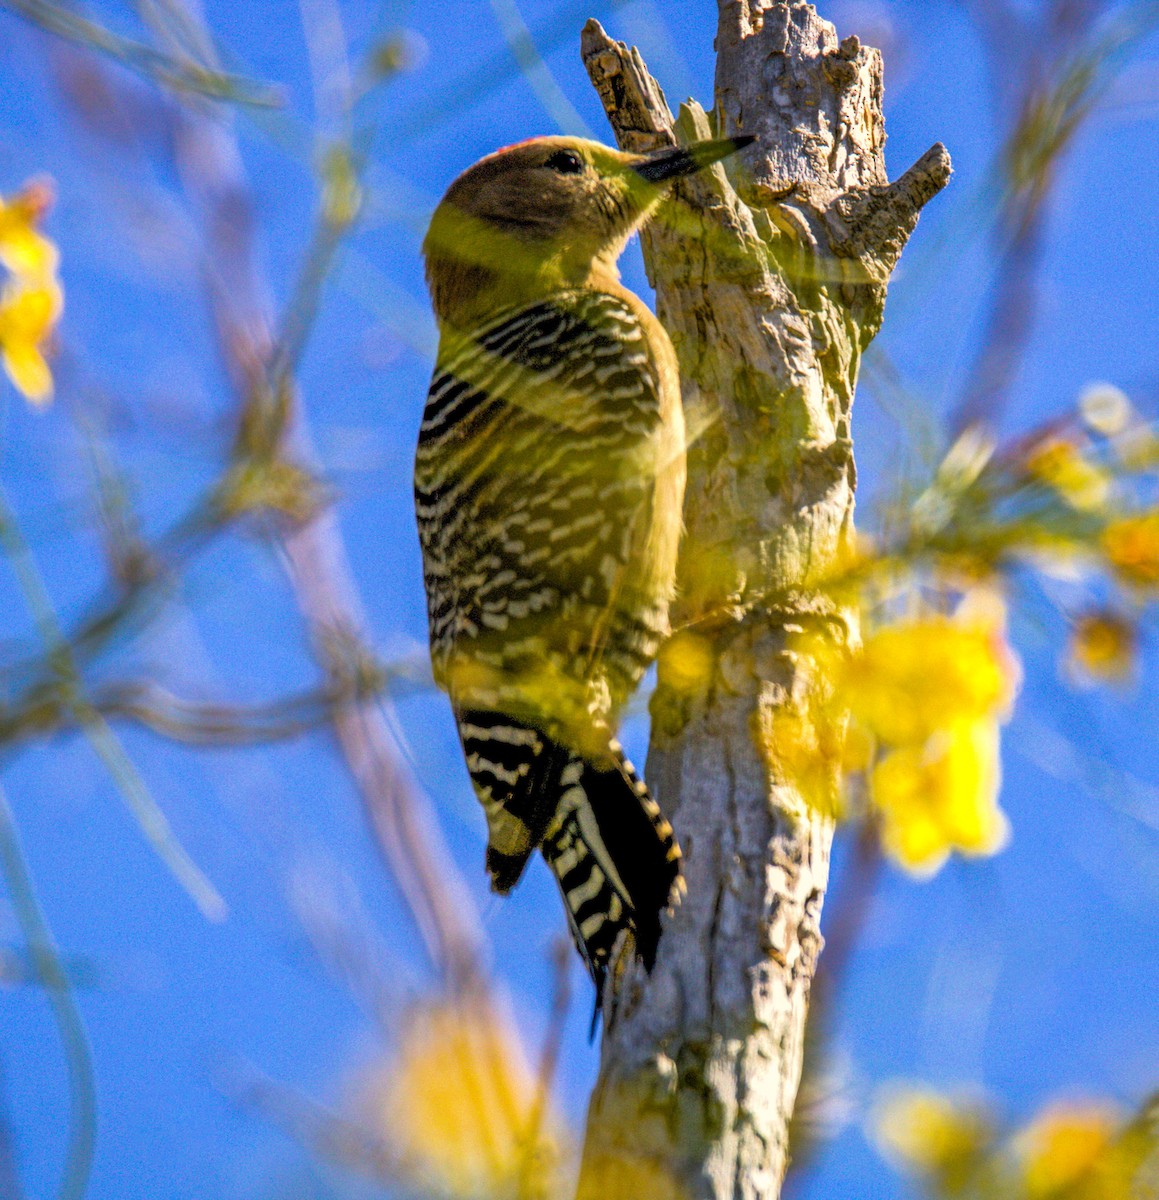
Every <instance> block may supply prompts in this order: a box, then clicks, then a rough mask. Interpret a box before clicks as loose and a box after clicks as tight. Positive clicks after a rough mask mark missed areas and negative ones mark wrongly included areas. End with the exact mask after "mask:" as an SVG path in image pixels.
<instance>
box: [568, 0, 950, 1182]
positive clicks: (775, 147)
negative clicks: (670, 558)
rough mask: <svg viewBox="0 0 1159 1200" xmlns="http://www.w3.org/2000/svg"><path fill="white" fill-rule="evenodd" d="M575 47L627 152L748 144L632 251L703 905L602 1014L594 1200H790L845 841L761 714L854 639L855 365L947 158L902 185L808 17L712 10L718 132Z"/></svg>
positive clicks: (672, 784) (877, 125) (663, 682)
mask: <svg viewBox="0 0 1159 1200" xmlns="http://www.w3.org/2000/svg"><path fill="white" fill-rule="evenodd" d="M582 48H583V57H584V62H585V64H586V66H587V69H588V72H589V74H590V76H591V78H592V81H593V83H594V84H595V86H596V88H597V89H598V90H599V93H600V96H601V98H602V100H603V103H604V107H605V109H606V110H607V113H608V116H609V118H610V120H611V123H612V126H613V128H614V129H615V132H616V136H617V139H618V140H619V143H620V145H621V146H622V147H624V148H626V149H634V150H645V149H653V148H657V147H660V146H663V145H670V144H673V143H674V142H676V141H677V140H691V139H693V138H700V137H709V136H722V135H728V134H736V133H752V134H756V135H757V136H758V138H759V144H758V145H756V146H754V147H752V148H751V149H749V150H748V151H746V152H744V153H743V154H741V155H738V156H736V158H734V159H733V160H731V161H730V162H729V163H728V164H727V165H726V166H719V165H718V166H717V167H715V168H713V170H712V171H711V172H706V173H704V174H703V175H701V176H698V177H695V178H693V179H691V180H688V181H686V182H684V183H682V184H681V186H680V189H679V192H678V194H677V196H676V197H675V198H674V200H673V202H672V203H670V204H668V205H667V206H666V207H665V209H663V210H662V213H661V215H660V217H659V218H658V219H657V220H656V221H654V222H653V223H652V224H651V226H650V227H649V229H648V230H647V232H646V233H645V235H644V256H645V262H646V264H647V266H648V270H649V274H650V277H651V279H652V282H653V284H654V285H655V287H656V294H657V310H658V313H659V315H660V318H661V320H662V321H663V323H664V325H665V326H666V328H667V329H668V331H669V333H670V334H671V335H672V339H673V342H674V344H675V346H676V349H677V353H678V355H679V358H680V366H681V375H682V385H683V398H684V405H685V411H686V415H687V418H688V424H689V429H690V437H691V438H692V439H693V441H692V445H691V446H690V450H689V484H688V495H687V500H686V509H685V521H686V527H687V533H686V537H685V541H684V543H683V547H682V551H681V564H680V598H679V602H678V605H677V611H676V612H675V613H674V618H673V619H674V627H675V629H676V631H677V632H676V633H675V635H674V638H673V640H672V642H670V643H669V649H670V650H672V649H673V648H679V653H675V654H674V653H668V652H666V653H665V654H663V655H662V657H661V663H660V674H659V682H658V687H657V691H656V693H655V697H654V699H653V703H652V716H653V722H652V724H653V729H652V745H651V750H650V753H649V757H648V764H647V767H648V769H647V775H648V780H649V782H650V784H651V786H652V788H653V790H654V792H655V794H656V796H657V798H658V799H659V801H660V803H661V804H662V805H663V806H664V808H665V810H666V812H667V813H668V815H669V817H670V818H671V819H672V822H673V824H674V826H675V828H676V831H677V835H678V837H679V838H680V842H681V844H682V846H683V849H684V856H685V857H684V867H685V876H686V880H687V885H688V894H687V897H686V898H685V900H684V901H683V903H681V904H680V905H679V906H678V908H677V909H676V910H675V911H674V913H672V914H671V916H670V918H669V919H668V920H667V921H666V924H665V930H664V935H663V937H662V939H661V942H660V949H659V955H658V959H657V962H656V965H655V968H654V970H653V971H652V973H651V975H650V976H649V975H647V974H646V973H645V972H644V970H643V969H642V968H641V967H640V966H639V965H638V964H635V963H630V964H627V965H626V966H625V967H624V970H623V974H622V976H621V978H620V979H619V981H618V987H617V988H616V989H615V993H614V995H609V998H608V1001H607V1004H606V1007H605V1012H604V1018H605V1031H604V1038H603V1045H602V1057H601V1067H600V1077H599V1081H598V1083H597V1085H596V1089H595V1092H594V1094H593V1097H592V1101H591V1108H590V1111H589V1116H588V1129H587V1143H586V1146H585V1151H584V1159H583V1164H582V1168H581V1175H580V1182H579V1196H580V1197H581V1200H620V1198H622V1200H644V1198H646V1200H676V1198H677V1197H679V1198H680V1200H700V1198H705V1200H707V1198H710V1197H711V1198H713V1200H724V1198H726V1197H730V1198H731V1197H744V1198H746V1200H750V1198H751V1200H755V1198H757V1197H760V1198H775V1197H777V1196H778V1195H779V1193H780V1189H781V1182H782V1179H783V1177H784V1173H785V1170H786V1167H787V1165H788V1158H789V1146H788V1127H789V1120H790V1117H791V1116H792V1112H793V1107H794V1104H795V1100H796V1093H797V1087H798V1084H799V1081H800V1074H801V1064H802V1053H803V1047H804V1040H805V1022H806V1015H807V1007H808V999H809V988H810V983H811V981H812V978H813V971H814V967H815V964H816V961H817V955H818V953H819V951H820V948H821V934H820V929H819V921H820V916H821V905H822V901H823V899H824V895H825V888H826V884H827V877H828V869H829V849H830V842H831V839H832V834H833V821H832V818H831V816H829V815H827V814H826V813H823V812H821V811H818V810H817V809H816V808H811V807H810V806H809V804H807V803H806V801H805V799H804V798H803V797H802V795H801V794H800V793H799V792H798V791H797V790H796V789H795V787H794V785H793V783H792V782H791V777H790V775H789V773H788V772H786V771H785V770H784V769H783V767H782V765H781V759H780V756H779V753H778V746H777V739H776V737H775V736H774V733H773V727H774V723H775V722H774V718H775V715H776V713H777V711H778V710H779V709H782V708H785V707H788V708H790V709H792V710H793V711H795V712H797V713H798V714H803V715H804V718H805V719H807V714H808V703H807V696H806V693H807V690H808V688H809V686H810V683H809V664H808V663H807V662H806V661H804V656H803V652H802V651H801V650H800V648H799V646H795V645H794V643H793V635H794V634H795V633H797V632H799V631H802V630H807V629H815V628H816V629H825V630H831V631H833V632H834V633H835V636H837V637H838V638H843V639H847V638H850V637H855V636H856V617H855V614H853V613H852V612H850V611H846V610H843V609H842V608H841V607H840V605H839V603H838V602H837V601H836V600H835V599H834V598H833V597H832V596H831V595H828V594H826V591H825V589H824V588H821V587H819V586H817V584H818V580H819V578H820V577H821V576H822V575H823V574H824V573H825V572H826V571H828V570H830V569H831V568H832V566H833V564H834V562H835V560H836V559H837V557H838V556H839V554H840V553H841V552H842V548H843V546H845V545H846V544H847V542H848V539H849V537H850V534H851V532H852V517H853V497H854V487H855V480H856V477H855V470H854V463H853V443H852V439H851V434H850V417H851V405H852V400H853V392H854V386H855V383H856V379H857V370H858V364H859V361H860V356H861V353H862V351H863V350H864V348H865V346H866V345H867V344H868V343H869V341H870V339H871V338H872V337H873V335H874V334H875V333H876V332H877V329H878V328H879V326H880V323H881V316H882V310H883V306H884V302H885V289H886V283H887V281H888V279H889V275H890V272H891V271H892V269H893V266H894V264H895V263H896V261H897V259H898V256H899V255H900V253H901V250H902V247H903V246H904V244H905V242H906V240H907V239H908V237H909V235H910V233H911V232H912V231H913V228H914V225H915V224H916V222H917V217H918V213H919V211H920V209H921V207H922V205H924V204H925V203H926V201H928V200H929V199H930V198H931V197H932V196H933V195H935V194H936V193H937V192H938V191H939V190H940V189H941V188H942V187H943V186H944V185H945V183H946V181H947V180H948V178H949V174H950V161H949V156H948V154H947V153H946V151H945V149H944V148H943V147H941V146H940V145H939V146H935V147H934V148H933V149H931V150H930V151H929V152H928V153H927V154H926V155H925V156H924V157H923V158H922V159H921V160H920V162H918V163H917V164H916V165H915V166H914V167H913V168H911V169H910V170H909V171H908V172H906V174H905V175H903V176H902V177H901V178H900V179H899V180H898V181H897V182H896V183H894V184H892V185H891V184H889V183H888V180H887V176H886V174H885V164H884V157H883V145H884V142H885V132H884V123H883V118H882V108H881V105H882V64H881V57H880V55H879V54H878V52H877V51H876V50H872V49H867V48H864V47H862V46H861V44H860V43H859V42H858V40H857V38H855V37H851V38H847V39H846V40H845V41H843V42H840V43H839V42H838V39H837V36H836V32H835V30H834V29H833V26H832V25H830V24H829V23H828V22H826V21H823V20H822V19H821V18H820V17H818V15H817V13H816V11H815V10H814V9H813V7H812V6H811V5H809V4H806V3H801V2H792V3H770V2H769V0H720V23H719V30H718V36H717V51H718V64H717V75H716V106H715V110H714V112H713V114H712V117H711V118H710V117H709V116H707V115H706V114H705V112H704V111H703V109H701V108H700V107H699V106H698V105H697V104H695V103H694V102H692V101H689V102H688V103H687V104H686V105H684V106H683V107H682V109H681V112H680V118H679V120H678V121H674V120H673V118H672V115H671V113H670V111H669V109H668V106H667V103H666V102H665V99H664V96H663V93H662V92H661V90H660V87H659V85H658V84H657V83H656V82H655V80H653V79H652V77H651V76H650V75H649V74H648V71H647V68H646V67H645V66H644V63H643V61H642V60H641V58H640V56H639V54H638V52H637V51H635V50H634V49H632V50H630V49H628V48H627V47H626V46H625V45H624V44H623V43H619V42H614V41H612V40H611V39H610V38H609V37H608V36H607V34H605V33H604V31H603V29H602V28H601V27H600V26H599V24H598V23H597V22H595V21H589V22H588V25H587V26H586V27H585V29H584V33H583V46H582ZM690 661H691V662H692V663H693V664H694V665H695V664H700V666H699V667H698V668H697V669H694V670H692V671H691V673H690V671H689V669H688V664H689V662H690ZM781 749H784V747H781ZM836 770H837V768H836V765H832V772H833V781H834V786H836ZM609 990H610V991H611V989H609Z"/></svg>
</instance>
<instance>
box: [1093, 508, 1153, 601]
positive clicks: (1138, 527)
mask: <svg viewBox="0 0 1159 1200" xmlns="http://www.w3.org/2000/svg"><path fill="white" fill-rule="evenodd" d="M1100 541H1101V543H1102V548H1103V553H1104V554H1105V555H1106V556H1107V562H1109V563H1110V564H1111V566H1112V567H1113V568H1114V570H1115V571H1116V573H1117V574H1118V575H1119V577H1120V578H1121V579H1123V580H1124V581H1125V582H1127V583H1129V584H1133V585H1135V586H1136V587H1141V588H1154V587H1159V511H1152V512H1148V513H1142V514H1140V515H1139V516H1133V517H1122V518H1121V519H1120V520H1118V521H1112V522H1111V523H1110V524H1109V525H1108V526H1107V527H1106V528H1105V529H1104V530H1103V533H1102V537H1101V539H1100Z"/></svg>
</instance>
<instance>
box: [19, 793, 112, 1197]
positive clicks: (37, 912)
mask: <svg viewBox="0 0 1159 1200" xmlns="http://www.w3.org/2000/svg"><path fill="white" fill-rule="evenodd" d="M0 869H2V870H3V872H4V880H5V883H6V885H7V887H8V894H9V895H10V896H11V898H12V907H13V909H14V910H15V912H16V918H17V920H18V921H19V923H20V930H21V932H22V933H23V934H24V939H25V941H26V942H27V944H28V953H29V955H30V956H31V958H32V960H33V962H34V963H35V964H36V972H37V975H38V976H39V978H40V980H41V981H42V983H43V985H44V988H45V991H47V993H48V998H49V1001H50V1002H51V1004H52V1012H53V1016H54V1018H55V1019H56V1026H57V1029H58V1030H59V1032H60V1040H61V1043H62V1044H63V1046H64V1052H65V1058H66V1060H67V1062H68V1082H69V1138H68V1152H67V1156H66V1158H65V1167H64V1173H63V1176H62V1178H61V1183H60V1187H59V1188H58V1189H57V1196H58V1197H59V1200H80V1198H81V1197H82V1196H83V1195H84V1193H85V1191H86V1189H87V1188H88V1182H89V1178H90V1176H91V1174H92V1166H93V1152H94V1149H95V1146H96V1128H97V1097H96V1081H95V1079H94V1076H93V1060H92V1050H91V1049H90V1046H89V1040H88V1035H87V1034H86V1033H85V1028H84V1023H83V1021H82V1020H81V1015H80V1009H79V1008H78V1007H77V1004H76V999H75V997H74V995H73V990H72V984H71V982H70V981H69V977H68V973H67V972H66V971H65V969H64V966H63V964H62V963H61V960H60V955H59V954H58V952H57V949H56V944H55V942H54V941H53V937H52V931H51V930H50V929H49V927H48V923H47V921H45V919H44V914H43V912H41V909H40V903H39V901H38V900H37V898H36V891H35V889H34V887H33V885H32V877H31V875H30V874H29V871H28V865H27V863H26V862H25V859H24V852H23V850H22V849H21V846H20V838H19V835H18V834H17V831H16V823H15V821H14V820H13V817H12V810H11V808H10V807H9V805H8V798H7V796H6V795H5V794H4V792H3V790H2V789H0Z"/></svg>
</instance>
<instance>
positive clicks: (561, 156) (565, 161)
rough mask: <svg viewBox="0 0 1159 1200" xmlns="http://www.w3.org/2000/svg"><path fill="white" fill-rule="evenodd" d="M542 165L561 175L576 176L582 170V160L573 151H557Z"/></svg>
mask: <svg viewBox="0 0 1159 1200" xmlns="http://www.w3.org/2000/svg"><path fill="white" fill-rule="evenodd" d="M543 165H544V166H545V167H550V168H551V169H552V170H553V171H558V172H559V173H560V174H561V175H578V174H579V173H580V172H581V171H582V170H583V169H584V160H583V159H582V158H580V156H579V155H578V154H577V153H576V152H575V151H574V150H557V151H556V152H555V153H554V154H553V155H552V156H551V157H550V158H549V159H548V160H547V162H545V163H544V164H543Z"/></svg>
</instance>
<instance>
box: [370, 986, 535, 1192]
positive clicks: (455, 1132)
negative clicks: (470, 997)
mask: <svg viewBox="0 0 1159 1200" xmlns="http://www.w3.org/2000/svg"><path fill="white" fill-rule="evenodd" d="M536 1091H537V1088H536V1082H535V1079H534V1078H533V1076H532V1073H531V1071H530V1069H529V1067H528V1065H527V1062H526V1058H525V1056H524V1054H523V1048H522V1046H521V1045H520V1044H519V1042H518V1040H517V1038H516V1037H515V1036H514V1034H513V1033H512V1031H511V1029H510V1028H509V1026H508V1025H507V1024H506V1022H505V1021H504V1020H503V1019H502V1017H500V1016H499V1015H498V1014H497V1013H496V1012H495V1011H494V1010H493V1009H491V1008H490V1007H489V1006H487V1005H486V1004H484V1003H483V1002H481V1001H462V1002H458V1003H456V1002H451V1001H438V1002H435V1003H433V1004H428V1005H426V1006H424V1007H416V1008H415V1009H414V1010H413V1011H412V1012H411V1013H410V1015H409V1018H408V1021H407V1024H406V1028H405V1030H404V1032H403V1035H402V1039H401V1042H400V1045H399V1049H398V1054H397V1058H396V1061H395V1063H394V1066H393V1068H392V1069H391V1070H390V1071H389V1073H388V1076H387V1079H386V1081H385V1087H384V1088H383V1089H382V1095H381V1100H380V1103H379V1116H380V1118H381V1121H382V1129H383V1131H384V1133H385V1134H386V1136H387V1137H388V1139H389V1140H390V1142H391V1144H392V1145H394V1146H395V1148H396V1149H397V1151H398V1154H399V1156H400V1161H401V1163H402V1164H403V1167H404V1169H405V1170H406V1171H407V1173H408V1174H410V1175H412V1176H413V1177H414V1178H415V1180H416V1182H418V1183H419V1185H420V1186H422V1187H423V1188H425V1189H426V1188H433V1189H434V1190H436V1191H438V1192H439V1193H441V1194H444V1195H450V1196H456V1197H476V1196H501V1195H512V1194H514V1193H515V1191H516V1190H517V1189H516V1184H517V1183H518V1181H519V1180H520V1179H521V1178H523V1179H526V1173H527V1171H528V1170H529V1169H531V1170H537V1171H543V1170H544V1169H545V1165H550V1162H551V1161H552V1160H553V1154H554V1152H553V1150H552V1143H551V1128H550V1122H549V1124H548V1126H547V1127H541V1128H539V1129H537V1130H535V1131H534V1133H535V1134H536V1136H537V1142H536V1144H535V1145H534V1146H529V1145H528V1138H529V1135H531V1134H532V1132H533V1130H532V1123H533V1121H534V1120H535V1114H536Z"/></svg>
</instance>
